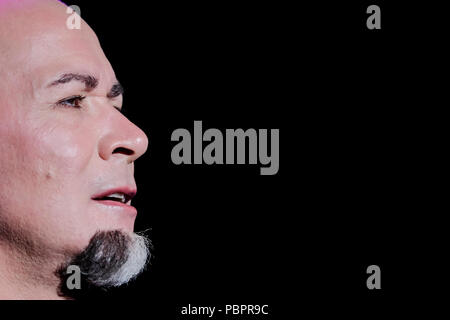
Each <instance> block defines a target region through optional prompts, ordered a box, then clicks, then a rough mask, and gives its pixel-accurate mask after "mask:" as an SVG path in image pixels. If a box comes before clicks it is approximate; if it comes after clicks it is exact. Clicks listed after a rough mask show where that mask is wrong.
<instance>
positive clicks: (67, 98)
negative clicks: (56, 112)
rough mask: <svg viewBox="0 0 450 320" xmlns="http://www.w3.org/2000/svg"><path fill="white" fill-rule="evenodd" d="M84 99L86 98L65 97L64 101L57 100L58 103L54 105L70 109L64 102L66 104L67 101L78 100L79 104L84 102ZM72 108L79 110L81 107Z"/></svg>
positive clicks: (77, 96)
mask: <svg viewBox="0 0 450 320" xmlns="http://www.w3.org/2000/svg"><path fill="white" fill-rule="evenodd" d="M84 98H86V96H81V95H73V96H70V97H66V98H64V99H61V100H59V101H58V102H56V105H59V106H64V107H70V106H68V105H67V104H65V102H68V101H69V100H80V102H81V101H83V100H84ZM74 108H81V106H74Z"/></svg>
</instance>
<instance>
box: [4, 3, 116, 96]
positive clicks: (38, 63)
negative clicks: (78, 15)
mask: <svg viewBox="0 0 450 320" xmlns="http://www.w3.org/2000/svg"><path fill="white" fill-rule="evenodd" d="M52 10H53V11H54V9H52ZM44 11H45V10H44ZM40 13H41V12H40ZM67 17H68V15H67V14H65V10H63V11H62V12H61V11H60V10H59V11H58V12H52V13H51V14H49V16H45V15H42V14H31V15H29V16H27V15H23V14H21V16H20V17H19V18H18V19H16V20H14V21H3V22H1V21H0V48H3V49H1V50H0V63H1V64H2V69H3V70H4V71H6V73H8V74H10V75H12V76H13V77H15V78H16V80H20V81H22V82H23V81H24V80H25V81H29V82H32V85H33V87H42V86H44V85H45V84H46V83H47V82H48V81H50V80H52V79H54V78H55V77H57V76H58V75H60V74H64V73H74V72H76V73H83V74H92V75H94V76H95V77H96V78H98V79H99V80H100V83H99V85H103V83H106V84H107V85H111V83H113V82H114V81H115V74H114V71H113V69H112V67H111V65H110V63H109V61H108V60H107V58H106V56H105V55H104V53H103V50H102V49H101V47H100V44H99V42H98V39H97V37H96V35H95V33H94V32H93V31H92V29H91V28H90V27H89V26H88V25H87V24H86V23H85V22H83V23H82V25H81V29H80V30H77V29H68V28H67V27H66V19H67ZM8 20H10V19H8ZM7 22H8V23H9V22H11V23H12V24H13V25H11V24H8V23H7ZM14 26H16V27H14ZM8 71H9V72H8ZM10 78H11V77H10ZM3 80H5V79H2V81H3ZM106 84H105V85H106Z"/></svg>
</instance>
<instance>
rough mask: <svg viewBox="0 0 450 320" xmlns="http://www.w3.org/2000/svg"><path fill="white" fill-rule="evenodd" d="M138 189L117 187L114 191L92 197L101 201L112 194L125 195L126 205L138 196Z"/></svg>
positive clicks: (110, 190) (102, 192)
mask: <svg viewBox="0 0 450 320" xmlns="http://www.w3.org/2000/svg"><path fill="white" fill-rule="evenodd" d="M136 192H137V191H136V189H135V188H132V187H129V186H125V187H117V188H112V189H108V190H105V191H101V192H100V193H98V194H96V195H94V196H92V199H93V200H100V199H101V198H104V197H106V196H108V195H110V194H113V193H122V194H124V195H125V203H127V202H128V201H130V200H131V199H133V198H134V196H135V195H136Z"/></svg>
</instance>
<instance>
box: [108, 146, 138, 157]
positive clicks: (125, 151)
mask: <svg viewBox="0 0 450 320" xmlns="http://www.w3.org/2000/svg"><path fill="white" fill-rule="evenodd" d="M114 153H120V154H125V155H127V156H131V155H132V154H134V151H133V150H130V149H127V148H123V147H119V148H116V149H114V151H113V154H114Z"/></svg>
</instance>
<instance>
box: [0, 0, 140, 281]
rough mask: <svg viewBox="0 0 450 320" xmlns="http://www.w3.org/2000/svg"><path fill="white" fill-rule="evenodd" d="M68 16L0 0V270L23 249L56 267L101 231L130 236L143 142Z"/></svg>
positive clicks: (85, 31)
mask: <svg viewBox="0 0 450 320" xmlns="http://www.w3.org/2000/svg"><path fill="white" fill-rule="evenodd" d="M67 17H68V14H67V13H66V6H65V5H64V4H62V3H60V2H58V1H56V0H39V1H37V0H24V1H13V0H6V1H5V0H0V84H1V85H0V177H1V183H0V271H5V270H6V269H7V268H8V266H7V265H6V264H7V263H6V262H8V264H9V267H10V268H12V266H14V265H16V260H17V259H16V260H14V257H16V258H17V257H20V256H21V255H27V256H30V255H38V256H39V259H41V261H52V263H59V262H61V261H60V260H58V259H59V257H63V256H66V255H67V253H68V252H78V251H80V250H83V249H84V248H86V246H87V245H88V244H89V241H90V240H91V238H92V237H93V236H94V234H96V232H98V231H109V230H120V231H122V232H124V233H125V234H133V229H134V222H135V218H136V214H137V211H136V209H135V208H134V207H132V206H131V198H132V197H133V196H134V195H135V193H136V183H135V179H134V161H136V159H138V158H139V157H140V156H141V155H142V154H144V153H145V151H146V149H147V145H148V140H147V137H146V135H145V134H144V132H143V131H142V130H141V129H139V128H138V127H137V126H136V125H134V124H133V123H131V122H130V121H129V120H128V119H127V118H126V117H125V116H124V115H123V114H122V113H121V111H120V110H121V108H122V87H121V86H120V84H119V83H118V80H117V79H116V76H115V74H114V71H113V69H112V67H111V65H110V63H109V61H108V60H107V58H106V57H105V54H104V53H103V51H102V48H101V46H100V44H99V41H98V39H97V37H96V35H95V33H94V32H93V30H92V29H91V28H90V27H89V26H88V25H87V24H86V23H85V22H84V21H83V22H82V24H81V28H80V29H69V28H67V26H66V19H67ZM24 253H26V254H24ZM39 259H37V260H39ZM1 261H3V262H4V263H3V265H2V263H1ZM22 261H23V258H22ZM34 261H36V259H35V260H34ZM2 268H3V269H2ZM0 281H1V278H0Z"/></svg>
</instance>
